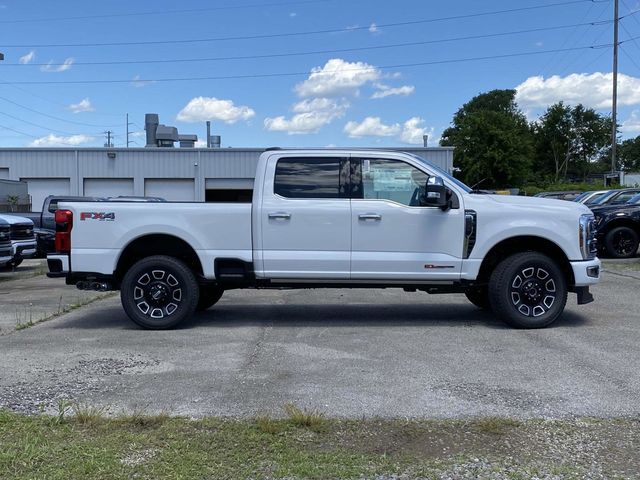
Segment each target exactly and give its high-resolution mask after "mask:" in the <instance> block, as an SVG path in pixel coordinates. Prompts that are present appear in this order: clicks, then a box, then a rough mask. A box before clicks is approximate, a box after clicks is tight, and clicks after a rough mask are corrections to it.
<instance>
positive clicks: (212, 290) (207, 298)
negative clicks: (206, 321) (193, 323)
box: [196, 285, 224, 311]
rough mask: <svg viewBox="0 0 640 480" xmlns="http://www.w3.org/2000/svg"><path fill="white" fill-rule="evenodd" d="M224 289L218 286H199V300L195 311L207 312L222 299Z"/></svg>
mask: <svg viewBox="0 0 640 480" xmlns="http://www.w3.org/2000/svg"><path fill="white" fill-rule="evenodd" d="M223 293H224V289H223V288H222V287H220V286H219V285H201V286H200V298H199V300H198V306H197V307H196V311H203V310H207V309H208V308H210V307H212V306H214V305H215V304H216V303H218V300H220V298H222V294H223Z"/></svg>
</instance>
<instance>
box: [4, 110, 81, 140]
mask: <svg viewBox="0 0 640 480" xmlns="http://www.w3.org/2000/svg"><path fill="white" fill-rule="evenodd" d="M0 115H4V116H5V117H9V118H12V119H14V120H18V121H19V122H22V123H26V124H27V125H31V126H32V127H37V128H42V129H43V130H47V131H50V132H55V133H61V134H63V135H83V134H80V133H71V132H65V131H64V130H56V129H55V128H51V127H46V126H44V125H39V124H37V123H33V122H30V121H28V120H24V119H22V118H20V117H16V116H14V115H11V114H9V113H6V112H0Z"/></svg>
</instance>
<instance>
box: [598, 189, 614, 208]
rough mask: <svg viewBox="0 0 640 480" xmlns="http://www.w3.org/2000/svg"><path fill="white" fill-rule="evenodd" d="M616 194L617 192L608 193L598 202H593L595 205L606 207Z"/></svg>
mask: <svg viewBox="0 0 640 480" xmlns="http://www.w3.org/2000/svg"><path fill="white" fill-rule="evenodd" d="M615 194H616V192H615V191H613V192H607V193H603V194H602V196H601V197H600V198H599V199H598V200H596V201H595V202H593V203H592V204H593V205H604V204H605V203H607V202H608V201H609V199H611V197H613V196H614V195H615Z"/></svg>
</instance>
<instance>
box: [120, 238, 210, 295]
mask: <svg viewBox="0 0 640 480" xmlns="http://www.w3.org/2000/svg"><path fill="white" fill-rule="evenodd" d="M154 255H166V256H169V257H174V258H177V259H178V260H181V261H182V262H184V263H185V264H186V265H187V266H188V267H189V268H190V269H191V270H192V271H193V272H194V273H195V274H196V276H197V275H202V274H203V269H202V263H201V262H200V258H199V257H198V254H197V253H196V251H195V249H194V248H193V247H192V246H191V245H190V244H189V243H188V242H186V241H184V240H183V239H181V238H178V237H176V236H175V235H170V234H166V233H154V234H148V235H141V236H139V237H137V238H135V239H133V240H131V241H130V242H129V243H128V244H127V245H126V246H125V247H124V248H123V249H122V252H121V253H120V256H119V257H118V261H117V263H116V268H115V271H114V278H115V280H116V282H117V283H118V284H120V283H121V282H122V279H123V277H124V275H125V274H126V273H127V270H129V268H131V266H132V265H133V264H134V263H136V262H137V261H138V260H142V259H143V258H147V257H151V256H154Z"/></svg>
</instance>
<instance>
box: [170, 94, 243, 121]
mask: <svg viewBox="0 0 640 480" xmlns="http://www.w3.org/2000/svg"><path fill="white" fill-rule="evenodd" d="M255 114H256V112H255V111H254V110H253V109H252V108H250V107H247V106H245V105H240V106H236V105H235V104H234V103H233V101H231V100H221V99H218V98H215V97H195V98H192V99H191V100H190V101H189V103H187V105H186V106H185V107H184V108H183V109H182V110H180V112H179V113H178V116H177V117H176V118H177V120H178V121H180V122H203V121H206V120H221V121H223V122H225V123H236V122H237V121H239V120H249V119H250V118H252V117H253V116H254V115H255Z"/></svg>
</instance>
